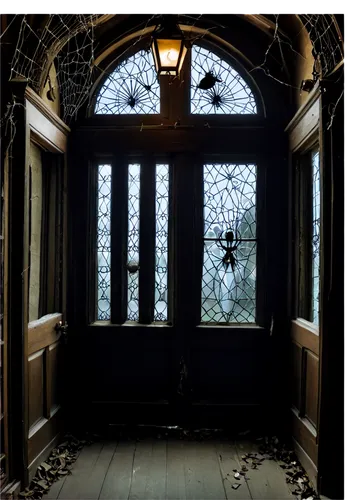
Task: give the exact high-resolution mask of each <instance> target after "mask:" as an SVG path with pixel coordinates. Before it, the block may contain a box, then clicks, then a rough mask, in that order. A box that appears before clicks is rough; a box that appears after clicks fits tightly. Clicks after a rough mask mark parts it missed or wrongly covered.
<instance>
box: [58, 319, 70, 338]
mask: <svg viewBox="0 0 358 500" xmlns="http://www.w3.org/2000/svg"><path fill="white" fill-rule="evenodd" d="M55 330H56V332H59V333H62V336H63V339H64V340H65V342H66V341H67V334H68V331H67V330H68V324H67V321H65V322H63V321H59V322H58V323H57V324H56V326H55Z"/></svg>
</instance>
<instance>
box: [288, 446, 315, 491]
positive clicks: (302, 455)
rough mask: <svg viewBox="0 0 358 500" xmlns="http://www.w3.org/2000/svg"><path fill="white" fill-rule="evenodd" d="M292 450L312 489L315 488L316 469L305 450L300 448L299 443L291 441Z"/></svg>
mask: <svg viewBox="0 0 358 500" xmlns="http://www.w3.org/2000/svg"><path fill="white" fill-rule="evenodd" d="M293 449H294V450H295V452H296V455H297V457H298V460H299V461H300V462H301V464H302V466H303V468H304V469H305V471H306V472H307V475H308V477H309V478H310V480H311V482H312V484H313V486H314V488H317V467H316V465H315V464H314V463H313V462H312V460H311V459H310V457H309V456H308V455H307V453H306V452H305V450H304V449H303V448H302V446H300V445H299V443H298V442H297V441H296V440H295V439H293Z"/></svg>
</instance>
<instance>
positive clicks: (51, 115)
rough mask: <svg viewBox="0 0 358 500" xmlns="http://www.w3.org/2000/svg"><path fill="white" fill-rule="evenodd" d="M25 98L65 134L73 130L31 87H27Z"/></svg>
mask: <svg viewBox="0 0 358 500" xmlns="http://www.w3.org/2000/svg"><path fill="white" fill-rule="evenodd" d="M25 98H26V99H27V100H28V101H29V102H31V104H32V105H33V106H35V108H36V109H37V110H38V111H40V113H41V114H42V115H44V116H45V117H46V118H47V119H48V120H49V121H50V122H51V123H52V124H53V125H55V127H56V128H57V129H58V130H60V131H61V132H62V133H63V134H65V135H66V136H67V135H68V134H69V133H70V132H71V129H70V127H68V126H67V125H66V123H65V122H63V121H62V120H61V118H60V117H59V116H58V115H56V113H55V112H54V111H52V109H51V108H50V107H49V106H48V105H47V104H46V102H45V101H44V100H43V99H41V97H40V96H39V95H38V94H36V92H35V91H34V90H32V89H31V88H30V87H26V90H25Z"/></svg>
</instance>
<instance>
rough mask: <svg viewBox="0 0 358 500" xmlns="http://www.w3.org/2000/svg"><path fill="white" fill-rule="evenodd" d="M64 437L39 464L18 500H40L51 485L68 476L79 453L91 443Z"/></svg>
mask: <svg viewBox="0 0 358 500" xmlns="http://www.w3.org/2000/svg"><path fill="white" fill-rule="evenodd" d="M66 437H67V439H66V441H64V442H63V443H61V444H60V445H58V446H57V447H56V448H54V449H53V450H52V452H51V455H50V456H49V458H48V459H47V460H46V461H44V462H41V464H40V465H39V467H38V468H37V471H36V474H35V476H34V478H33V479H32V481H31V483H30V486H29V487H28V488H25V490H24V491H21V492H20V493H19V496H20V498H26V499H27V500H41V499H42V497H43V495H44V494H45V493H47V491H48V490H49V489H50V487H51V485H52V483H54V482H55V481H58V479H60V477H63V476H66V475H68V474H70V468H71V464H73V463H74V462H75V461H76V459H77V457H78V454H79V451H80V450H81V449H82V448H83V446H84V445H85V444H90V443H91V442H90V441H85V440H81V441H80V440H78V439H76V438H75V437H73V436H71V435H69V436H66Z"/></svg>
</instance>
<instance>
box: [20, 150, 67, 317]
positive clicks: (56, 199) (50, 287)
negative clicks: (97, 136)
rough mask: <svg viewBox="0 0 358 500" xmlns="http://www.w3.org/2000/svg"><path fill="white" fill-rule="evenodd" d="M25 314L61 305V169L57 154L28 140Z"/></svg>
mask: <svg viewBox="0 0 358 500" xmlns="http://www.w3.org/2000/svg"><path fill="white" fill-rule="evenodd" d="M29 198H30V199H29V201H30V203H29V210H30V228H29V229H30V235H29V236H30V252H29V268H30V269H29V315H28V321H29V322H31V321H35V320H38V319H39V318H41V317H42V316H45V315H46V314H50V313H55V312H58V311H59V310H60V309H61V304H60V302H61V266H62V263H61V252H62V248H61V244H60V242H61V234H62V233H61V232H62V211H61V204H62V169H61V162H60V160H59V158H58V157H57V155H54V154H52V153H47V152H45V151H43V150H42V149H40V147H39V146H37V145H36V144H35V143H33V142H31V144H30V179H29Z"/></svg>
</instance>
